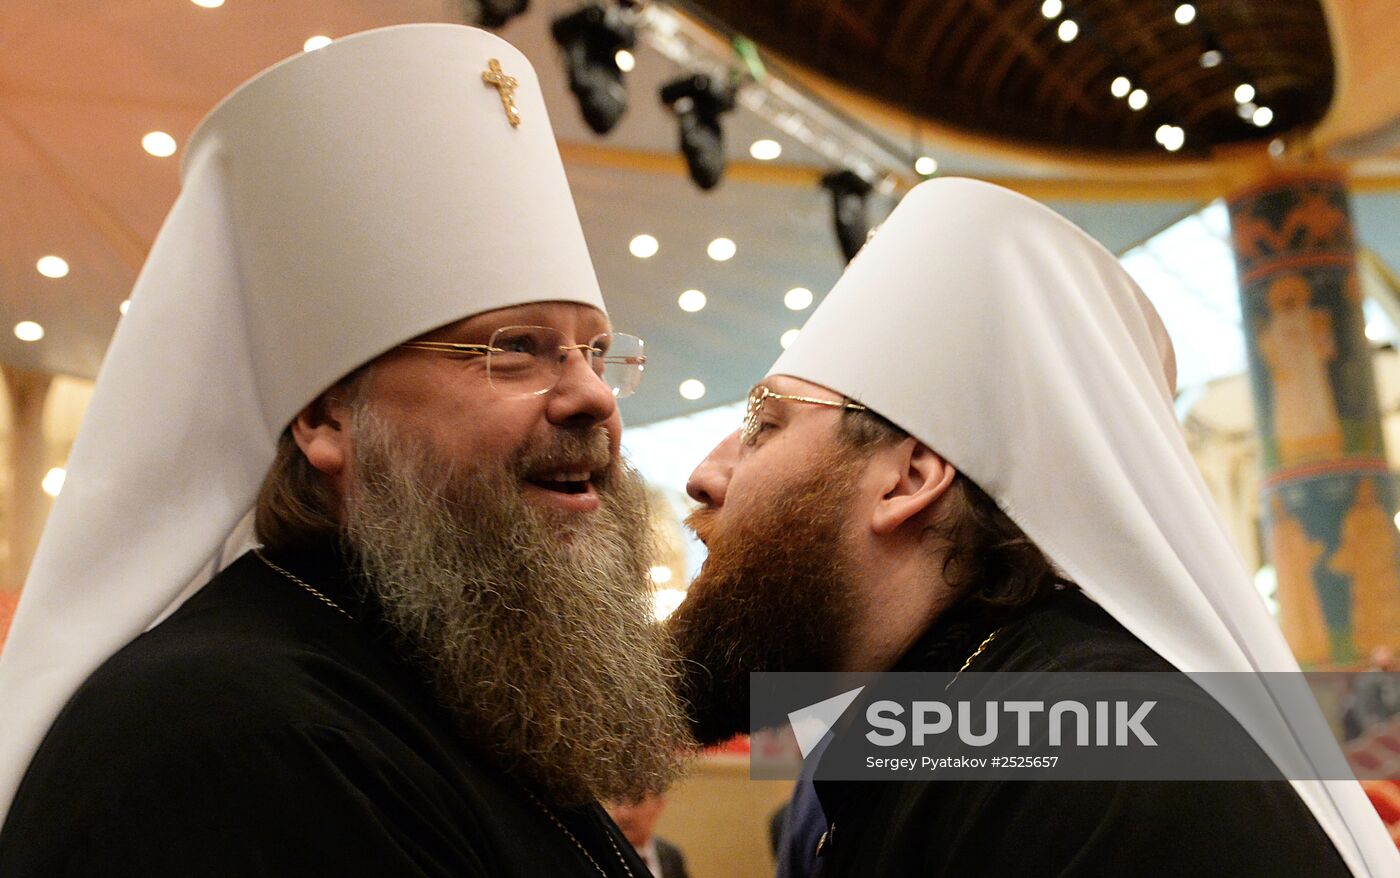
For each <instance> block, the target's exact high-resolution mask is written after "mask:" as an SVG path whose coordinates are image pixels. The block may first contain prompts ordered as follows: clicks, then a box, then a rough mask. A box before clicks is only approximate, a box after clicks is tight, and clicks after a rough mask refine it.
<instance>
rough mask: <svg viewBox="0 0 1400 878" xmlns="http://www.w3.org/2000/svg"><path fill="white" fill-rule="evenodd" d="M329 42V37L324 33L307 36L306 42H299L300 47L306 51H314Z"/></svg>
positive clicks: (322, 47) (327, 44)
mask: <svg viewBox="0 0 1400 878" xmlns="http://www.w3.org/2000/svg"><path fill="white" fill-rule="evenodd" d="M330 44H331V38H330V37H328V36H326V35H325V34H317V35H316V36H314V37H307V39H306V42H304V43H302V44H301V47H302V49H304V50H305V51H307V52H314V51H316V50H317V49H324V48H325V47H326V46H329V45H330Z"/></svg>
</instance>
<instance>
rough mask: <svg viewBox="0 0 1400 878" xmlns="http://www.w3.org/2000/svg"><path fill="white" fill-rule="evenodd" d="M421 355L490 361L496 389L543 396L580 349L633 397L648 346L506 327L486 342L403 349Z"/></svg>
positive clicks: (604, 336)
mask: <svg viewBox="0 0 1400 878" xmlns="http://www.w3.org/2000/svg"><path fill="white" fill-rule="evenodd" d="M399 347H401V348H409V349H411V350H416V351H432V352H434V353H440V354H455V355H457V356H462V357H485V358H486V380H487V382H488V383H489V384H490V385H491V386H492V387H493V388H495V389H496V390H498V391H501V392H503V393H507V394H519V395H522V396H543V395H544V394H546V393H549V392H550V391H551V390H553V389H554V387H555V385H557V384H558V383H559V379H560V377H562V376H563V374H564V364H565V363H566V362H568V359H569V353H570V352H571V351H578V352H580V353H581V354H583V357H584V360H585V362H587V364H588V366H589V367H590V368H591V369H592V370H593V371H594V373H595V374H596V375H597V376H598V377H599V378H601V379H602V380H603V383H604V384H606V385H607V386H608V389H609V390H611V391H612V395H613V396H614V397H616V398H617V399H622V398H624V397H628V396H631V395H632V394H633V393H634V392H636V390H637V387H638V386H639V385H640V384H641V383H642V372H643V371H644V370H645V369H646V361H647V358H646V356H645V355H644V354H643V353H642V351H643V350H644V349H645V342H643V341H642V340H641V339H640V338H638V337H637V336H635V335H628V334H627V333H625V332H600V333H599V334H597V335H595V336H594V337H593V338H591V339H589V340H588V342H587V343H586V344H569V339H568V338H567V337H566V336H565V335H564V333H563V332H562V331H560V330H558V329H555V328H554V327H552V326H502V327H501V328H500V329H498V330H496V331H495V332H493V333H491V337H490V338H489V339H487V341H486V344H458V343H456V342H447V341H408V342H404V343H403V344H401V345H399Z"/></svg>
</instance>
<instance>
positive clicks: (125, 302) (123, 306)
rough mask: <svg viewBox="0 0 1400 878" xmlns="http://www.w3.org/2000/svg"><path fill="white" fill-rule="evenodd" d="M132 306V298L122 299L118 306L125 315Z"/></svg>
mask: <svg viewBox="0 0 1400 878" xmlns="http://www.w3.org/2000/svg"><path fill="white" fill-rule="evenodd" d="M130 307H131V300H130V299H122V303H121V304H120V305H118V306H117V310H118V311H120V312H122V314H123V315H125V314H126V312H127V309H128V308H130Z"/></svg>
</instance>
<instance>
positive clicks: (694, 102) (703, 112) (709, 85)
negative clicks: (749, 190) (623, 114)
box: [661, 73, 734, 189]
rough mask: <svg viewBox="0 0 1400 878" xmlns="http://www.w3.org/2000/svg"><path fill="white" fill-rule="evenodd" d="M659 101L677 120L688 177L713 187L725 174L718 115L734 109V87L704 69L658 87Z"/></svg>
mask: <svg viewBox="0 0 1400 878" xmlns="http://www.w3.org/2000/svg"><path fill="white" fill-rule="evenodd" d="M661 103H663V104H665V105H666V106H668V107H670V108H671V112H673V113H675V114H676V119H677V120H679V122H680V129H681V153H682V154H683V155H684V156H685V164H686V167H687V168H689V170H690V179H691V180H694V181H695V185H696V186H699V187H700V188H701V189H713V188H715V186H717V185H719V179H720V177H721V176H723V174H724V165H725V159H724V132H723V130H721V128H720V124H719V117H720V116H722V115H723V114H725V113H728V112H729V111H730V110H732V109H734V87H733V86H731V85H729V84H728V83H724V82H720V81H719V80H716V79H714V78H712V77H709V76H706V75H705V74H703V73H696V74H693V75H691V76H683V77H681V78H680V79H673V80H671V81H670V82H668V83H666V84H665V85H663V86H662V87H661Z"/></svg>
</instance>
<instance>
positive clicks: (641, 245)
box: [627, 235, 661, 259]
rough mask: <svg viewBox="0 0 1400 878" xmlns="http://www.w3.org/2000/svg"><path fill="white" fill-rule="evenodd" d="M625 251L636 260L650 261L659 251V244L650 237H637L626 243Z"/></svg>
mask: <svg viewBox="0 0 1400 878" xmlns="http://www.w3.org/2000/svg"><path fill="white" fill-rule="evenodd" d="M627 249H628V250H631V251H632V255H633V256H635V257H637V258H638V259H650V258H651V257H653V256H655V255H656V251H657V250H660V249H661V243H660V242H659V241H657V240H656V239H655V238H653V237H652V236H651V235H638V236H637V237H635V238H633V239H632V240H631V242H629V243H628V245H627Z"/></svg>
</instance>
